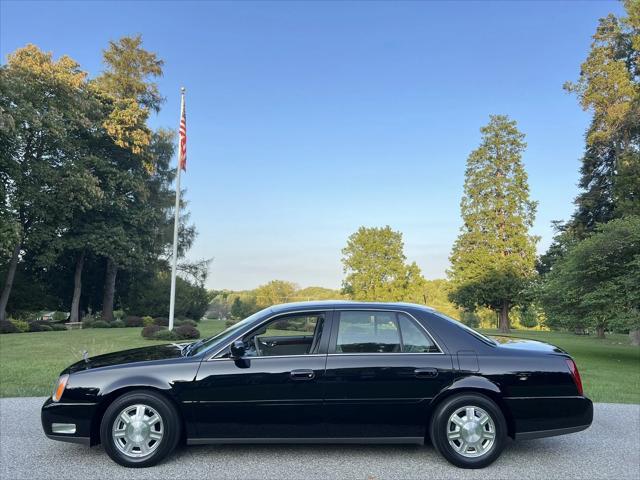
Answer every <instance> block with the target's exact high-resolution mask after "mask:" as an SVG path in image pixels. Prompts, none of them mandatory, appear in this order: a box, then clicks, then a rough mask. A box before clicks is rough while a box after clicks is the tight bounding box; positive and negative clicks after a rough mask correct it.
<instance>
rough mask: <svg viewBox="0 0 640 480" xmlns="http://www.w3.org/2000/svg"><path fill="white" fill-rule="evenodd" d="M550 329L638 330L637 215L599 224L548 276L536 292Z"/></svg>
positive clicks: (639, 232)
mask: <svg viewBox="0 0 640 480" xmlns="http://www.w3.org/2000/svg"><path fill="white" fill-rule="evenodd" d="M542 298H543V300H544V308H545V310H546V311H547V316H548V319H549V320H548V322H550V324H551V326H553V327H562V328H572V329H576V330H581V329H585V328H592V329H594V330H595V331H596V332H597V335H598V337H600V338H604V335H605V331H606V330H608V329H610V328H615V329H618V330H625V331H635V330H638V329H640V217H639V216H628V217H625V218H622V219H615V220H612V221H610V222H608V223H606V224H603V225H599V226H598V227H597V228H596V231H595V232H594V233H592V234H591V235H590V236H589V237H587V238H586V239H585V240H583V241H581V242H579V243H577V244H575V245H574V246H573V247H572V248H571V249H570V250H569V251H568V252H567V253H566V255H565V256H564V257H562V259H560V260H559V261H558V262H557V263H556V265H555V266H554V268H553V270H552V271H551V272H550V273H549V274H548V276H547V280H546V282H545V284H544V289H543V293H542Z"/></svg>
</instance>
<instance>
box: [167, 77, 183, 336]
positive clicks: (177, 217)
mask: <svg viewBox="0 0 640 480" xmlns="http://www.w3.org/2000/svg"><path fill="white" fill-rule="evenodd" d="M180 91H181V102H180V119H182V114H183V112H184V87H182V88H181V89H180ZM176 170H177V176H176V208H175V220H174V224H173V265H172V266H171V299H170V300H169V330H173V313H174V310H175V307H176V272H177V270H178V228H179V227H180V171H181V170H182V168H181V165H180V154H179V153H178V166H177V168H176Z"/></svg>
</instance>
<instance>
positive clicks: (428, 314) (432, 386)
mask: <svg viewBox="0 0 640 480" xmlns="http://www.w3.org/2000/svg"><path fill="white" fill-rule="evenodd" d="M592 418H593V406H592V403H591V401H590V400H589V399H588V398H586V397H585V396H584V394H583V391H582V384H581V381H580V374H579V373H578V369H577V367H576V364H575V362H574V361H573V360H572V359H571V357H570V356H569V355H568V354H567V353H566V352H564V351H562V350H560V349H559V348H556V347H554V346H551V345H548V344H545V343H541V342H535V341H529V340H518V339H513V338H505V337H502V338H501V337H496V338H489V337H486V336H484V335H481V334H480V333H478V332H476V331H474V330H472V329H470V328H467V327H465V326H464V325H462V324H461V323H459V322H457V321H455V320H452V319H450V318H448V317H446V316H445V315H443V314H441V313H438V312H437V311H435V310H433V309H430V308H427V307H424V306H419V305H411V304H400V303H393V304H392V303H355V302H338V301H330V302H309V303H294V304H285V305H278V306H274V307H271V308H267V309H265V310H262V311H260V312H258V313H256V314H254V315H252V316H250V317H248V318H246V319H245V320H243V321H241V322H239V323H237V324H235V325H233V326H232V327H230V328H228V329H227V330H225V331H223V332H221V333H220V334H218V335H215V336H213V337H210V338H207V339H203V340H200V341H198V342H194V343H190V344H182V345H177V344H171V345H160V346H150V347H144V348H137V349H133V350H126V351H122V352H117V353H110V354H106V355H99V356H96V357H92V358H86V359H85V360H82V361H80V362H78V363H75V364H73V365H71V366H70V367H68V368H67V369H65V370H64V371H63V372H62V373H61V375H60V378H59V379H58V382H57V385H56V387H55V390H54V392H53V395H52V396H51V398H49V399H48V400H47V401H46V402H45V404H44V405H43V407H42V426H43V429H44V432H45V434H46V435H47V437H49V438H51V439H54V440H62V441H67V442H77V443H82V444H85V445H96V444H99V443H102V445H103V446H104V449H105V451H106V452H107V454H108V455H109V456H110V457H111V458H112V459H113V460H114V461H116V462H117V463H119V464H121V465H124V466H127V467H148V466H151V465H154V464H156V463H158V462H159V461H161V460H162V459H163V458H165V457H167V456H168V455H169V454H171V452H172V451H173V450H174V449H175V448H176V446H177V445H178V444H180V443H186V444H208V443H413V444H423V443H424V442H425V441H429V440H430V441H431V443H432V444H433V446H434V447H435V448H436V449H437V451H438V452H440V454H442V456H443V457H444V458H446V459H447V460H448V461H449V462H451V463H452V464H454V465H457V466H459V467H463V468H481V467H484V466H486V465H488V464H490V463H491V462H493V461H494V460H495V459H496V458H497V457H498V456H499V455H500V453H501V451H502V449H503V447H504V446H505V442H506V441H507V437H511V438H513V439H515V440H520V439H531V438H539V437H548V436H553V435H561V434H566V433H572V432H578V431H580V430H584V429H586V428H588V427H589V425H590V424H591V421H592Z"/></svg>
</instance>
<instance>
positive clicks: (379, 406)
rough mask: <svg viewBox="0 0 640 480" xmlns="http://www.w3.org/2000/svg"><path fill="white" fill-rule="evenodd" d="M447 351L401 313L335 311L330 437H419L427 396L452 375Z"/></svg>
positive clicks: (330, 371)
mask: <svg viewBox="0 0 640 480" xmlns="http://www.w3.org/2000/svg"><path fill="white" fill-rule="evenodd" d="M452 375H453V372H452V364H451V358H450V356H449V355H448V354H444V352H442V351H440V349H439V347H438V346H437V344H436V342H435V341H434V340H433V339H432V337H431V336H430V335H429V334H428V333H427V332H426V331H425V329H424V327H423V326H422V325H421V324H419V323H418V322H417V320H415V319H414V318H413V317H410V316H409V315H408V314H406V313H403V312H393V311H374V310H344V311H339V312H336V315H335V320H334V322H333V332H332V335H331V340H330V345H329V355H328V356H327V368H326V372H325V377H324V382H325V384H326V390H325V420H326V425H327V435H328V436H330V437H349V438H365V437H366V438H370V437H386V438H387V439H388V438H389V437H398V438H404V439H408V438H414V439H415V440H416V441H421V439H422V438H424V435H425V426H426V421H427V413H428V404H429V401H430V400H431V399H432V398H433V397H434V396H435V395H436V394H437V393H438V392H439V391H440V390H441V389H442V388H443V387H444V386H445V385H447V384H448V383H450V382H451V380H452Z"/></svg>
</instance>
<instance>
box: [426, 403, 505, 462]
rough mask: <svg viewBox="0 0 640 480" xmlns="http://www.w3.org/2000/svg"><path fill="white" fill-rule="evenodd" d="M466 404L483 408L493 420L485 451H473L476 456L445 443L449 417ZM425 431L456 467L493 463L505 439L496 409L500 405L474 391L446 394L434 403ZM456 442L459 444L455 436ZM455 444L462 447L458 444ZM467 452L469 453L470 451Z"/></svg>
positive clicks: (500, 413) (500, 416)
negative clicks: (452, 394) (451, 395)
mask: <svg viewBox="0 0 640 480" xmlns="http://www.w3.org/2000/svg"><path fill="white" fill-rule="evenodd" d="M467 406H472V407H476V408H480V409H482V410H484V411H485V412H486V413H487V414H488V415H489V417H490V418H491V420H492V421H493V425H494V427H495V435H494V439H493V445H492V446H490V447H488V450H487V451H486V452H485V453H482V454H479V453H478V452H476V454H479V455H480V456H476V457H468V456H464V455H462V454H461V453H459V452H458V451H457V450H456V449H454V448H453V446H452V445H451V444H450V443H449V439H448V437H447V432H448V430H449V419H450V417H451V416H452V415H453V414H454V413H455V412H456V411H457V410H458V409H461V408H464V407H467ZM463 418H464V417H463ZM452 425H453V424H452ZM483 428H484V427H483ZM487 428H488V427H487ZM429 435H430V437H431V443H432V444H433V446H434V447H435V449H436V450H437V451H438V453H440V455H442V456H443V457H444V458H446V459H447V460H448V461H449V462H450V463H452V464H453V465H455V466H457V467H460V468H483V467H486V466H487V465H490V464H491V463H493V462H494V461H495V460H496V459H497V458H498V457H499V456H500V454H501V453H502V450H503V449H504V446H505V443H506V440H507V422H506V420H505V418H504V415H503V414H502V411H501V410H500V407H498V406H497V405H496V404H495V402H494V401H493V400H491V399H490V398H488V397H485V396H484V395H480V394H475V393H469V394H460V395H456V396H453V397H449V398H446V399H445V400H443V401H442V402H441V403H440V404H439V405H438V406H437V407H436V409H435V411H434V412H433V416H432V417H431V424H430V426H429ZM476 438H477V437H476ZM454 442H455V441H454ZM457 442H458V444H460V441H459V440H458V441H457ZM472 445H473V444H472ZM458 446H459V447H460V448H463V447H461V446H460V445H458ZM472 448H473V447H472ZM478 450H480V449H478ZM468 454H473V452H470V453H468Z"/></svg>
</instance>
